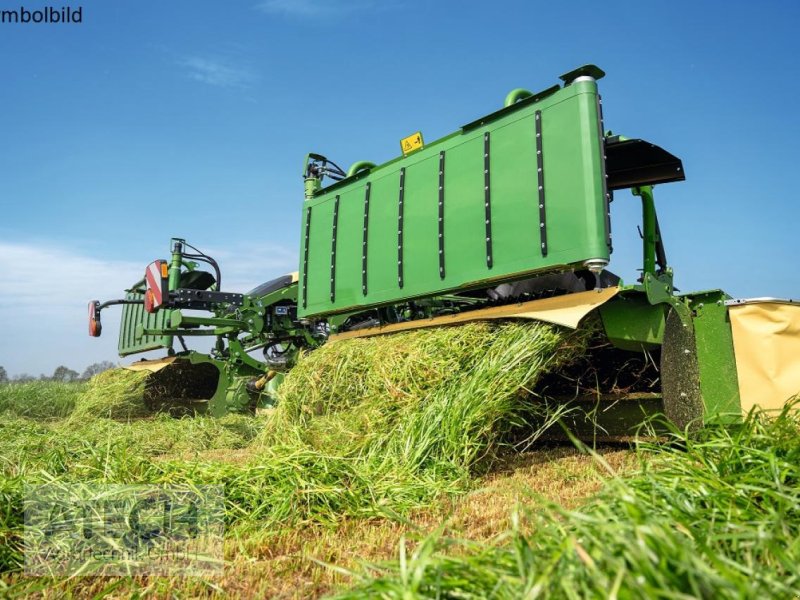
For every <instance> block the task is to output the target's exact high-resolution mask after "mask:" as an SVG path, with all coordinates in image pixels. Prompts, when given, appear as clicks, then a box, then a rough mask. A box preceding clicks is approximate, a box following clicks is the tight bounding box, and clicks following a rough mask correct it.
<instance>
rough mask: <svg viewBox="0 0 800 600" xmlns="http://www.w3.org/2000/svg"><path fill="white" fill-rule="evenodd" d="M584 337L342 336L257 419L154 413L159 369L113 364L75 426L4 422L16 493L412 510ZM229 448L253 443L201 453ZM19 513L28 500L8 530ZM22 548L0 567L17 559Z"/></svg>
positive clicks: (323, 515) (518, 329) (261, 515)
mask: <svg viewBox="0 0 800 600" xmlns="http://www.w3.org/2000/svg"><path fill="white" fill-rule="evenodd" d="M582 339H583V336H582V335H577V334H569V333H567V332H566V330H561V329H556V328H554V327H550V326H546V325H541V324H535V323H509V324H485V323H483V324H470V325H467V326H464V327H457V328H441V329H430V330H424V331H417V332H410V333H405V334H401V335H397V336H392V337H386V338H375V339H369V340H350V341H346V342H339V343H336V344H333V345H331V346H328V347H325V348H323V349H321V350H319V351H317V352H314V353H312V354H310V355H308V356H307V357H305V358H304V359H303V360H302V361H301V362H300V365H298V367H297V368H296V369H295V370H293V371H292V373H291V374H290V375H289V376H288V377H287V380H286V387H285V388H284V393H283V397H282V399H281V402H280V404H279V407H278V408H277V409H276V410H275V411H273V414H272V415H271V416H270V417H267V418H266V419H258V420H254V419H253V418H252V417H246V416H238V417H237V416H232V417H227V418H225V419H210V418H203V417H199V418H195V419H173V418H170V417H169V416H167V415H165V414H161V415H157V416H155V417H154V416H153V415H152V414H151V413H149V412H148V411H147V409H146V408H145V407H144V406H143V404H142V402H141V398H142V389H143V386H144V385H145V379H146V376H147V374H146V373H143V372H131V371H124V370H114V371H107V372H105V373H101V374H100V375H98V376H96V377H94V378H93V379H92V380H91V381H90V382H89V383H88V384H87V385H86V387H85V389H84V390H83V391H82V393H81V394H80V395H79V397H78V398H77V399H76V401H75V408H74V411H73V412H72V413H71V415H70V416H69V417H68V418H66V419H64V420H63V421H60V422H57V423H53V424H50V425H43V424H38V423H31V422H30V421H28V420H25V419H17V420H11V421H7V422H6V423H4V424H3V429H4V430H5V435H0V456H2V457H3V458H4V459H5V463H4V469H3V473H2V477H5V478H6V482H7V484H8V485H10V486H11V489H12V490H13V489H16V488H14V486H13V485H12V484H11V483H9V482H13V481H17V480H18V478H20V477H24V478H25V480H26V481H27V482H28V483H36V482H37V481H43V480H49V479H52V478H57V479H59V480H60V481H64V482H69V481H98V482H107V483H153V484H158V483H188V484H192V485H197V484H203V483H205V484H221V485H223V486H224V488H225V497H226V504H227V518H228V521H229V522H230V523H238V524H239V525H240V527H244V528H247V527H248V526H251V527H253V528H254V529H259V530H263V528H264V527H269V526H271V525H279V524H280V525H287V524H300V523H334V522H337V521H340V520H341V519H342V518H345V517H365V516H378V515H385V514H386V513H387V512H392V513H407V512H408V511H409V510H411V509H413V508H415V507H419V506H422V505H425V504H426V503H428V502H430V501H431V500H432V499H433V498H436V497H437V496H439V495H441V494H448V493H455V492H457V491H460V490H463V489H465V488H466V487H467V486H468V485H469V482H470V475H471V473H472V472H473V471H474V469H476V468H480V466H481V465H483V464H485V463H486V462H488V461H490V460H491V458H492V457H493V456H494V454H495V452H496V450H497V449H498V444H499V442H500V440H501V437H502V435H503V434H504V433H505V432H506V431H507V430H508V428H509V426H510V424H511V423H513V422H516V421H518V420H519V419H520V418H521V416H522V412H523V411H524V408H525V407H524V403H523V402H521V400H520V397H519V392H520V390H522V389H523V388H524V387H525V386H528V385H532V384H533V383H534V382H535V380H536V378H537V377H538V376H539V375H540V374H541V373H542V372H544V371H546V370H547V369H549V368H553V367H555V366H557V365H558V364H560V363H561V362H563V361H565V360H569V358H570V357H572V356H574V355H575V354H577V353H580V351H581V348H582V341H581V340H582ZM365 374H368V376H367V377H366V378H365V379H364V380H363V381H362V380H361V378H362V376H364V375H365ZM359 382H361V383H359ZM125 420H129V422H123V421H125ZM225 448H227V449H231V450H234V449H244V450H245V451H246V452H245V454H244V455H243V456H242V457H241V459H240V460H225V457H218V456H214V457H213V458H210V457H208V456H205V455H202V454H199V453H201V452H205V451H208V450H214V449H225ZM153 457H159V459H158V460H153ZM9 493H10V494H11V495H12V496H13V492H9ZM17 493H18V492H17ZM15 498H16V496H15ZM9 506H12V507H13V506H16V504H14V503H13V502H10V503H9ZM12 517H13V518H12ZM17 519H18V515H17V514H16V510H15V509H14V510H12V511H11V516H9V519H8V520H7V521H6V522H5V523H1V522H0V532H2V531H5V532H6V534H7V535H10V534H9V532H14V531H16V529H15V527H16V526H17V525H16V524H17ZM13 556H15V555H13V554H12V555H11V557H10V558H8V559H7V562H6V563H5V564H4V565H0V568H4V569H14V568H16V565H18V562H15V559H13Z"/></svg>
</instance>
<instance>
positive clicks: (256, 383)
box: [89, 65, 800, 434]
mask: <svg viewBox="0 0 800 600" xmlns="http://www.w3.org/2000/svg"><path fill="white" fill-rule="evenodd" d="M603 75H604V73H603V71H602V70H600V69H599V68H598V67H596V66H593V65H587V66H583V67H580V68H578V69H575V70H574V71H571V72H569V73H566V74H564V75H562V76H561V81H562V83H561V84H559V85H553V86H551V87H548V88H547V89H544V90H542V91H540V92H536V93H534V92H530V91H528V90H524V89H516V90H513V91H512V92H510V93H509V94H508V96H507V97H506V99H505V103H504V105H503V106H502V107H501V108H499V109H498V110H495V111H494V112H491V113H489V114H488V115H486V116H483V117H480V118H478V119H475V120H474V121H472V122H470V123H466V124H464V125H463V126H461V127H460V128H458V129H457V130H456V131H455V132H453V133H452V134H450V135H448V136H446V137H443V138H441V139H439V140H436V141H434V142H431V143H424V142H423V140H422V136H421V135H419V134H415V135H413V136H411V137H410V138H407V139H406V140H403V142H402V143H401V148H402V150H403V154H402V155H401V156H398V157H397V158H395V159H393V160H390V161H389V162H386V163H384V164H381V165H376V164H373V163H370V162H364V161H362V162H358V163H356V164H354V165H352V166H351V167H350V168H349V170H347V171H344V170H343V169H341V168H339V167H338V166H337V165H336V163H334V162H333V161H331V160H329V159H327V158H325V157H324V156H322V155H319V154H309V155H308V156H307V157H306V161H305V167H304V171H303V178H304V181H305V200H304V201H303V203H302V207H301V209H300V210H301V211H302V218H301V223H302V228H301V231H300V254H299V256H300V259H299V265H298V273H296V274H290V275H286V276H284V277H279V278H277V279H274V280H272V281H269V282H267V283H264V284H263V285H260V286H258V287H257V288H255V289H253V290H251V291H249V292H247V293H233V292H227V291H223V287H222V283H221V274H220V269H219V267H218V265H217V263H216V261H215V260H214V259H213V258H211V257H209V256H207V255H206V254H204V253H203V252H201V251H199V250H197V249H196V248H194V247H193V246H191V245H189V244H188V243H187V242H186V241H185V240H183V239H173V240H172V242H171V256H170V258H169V259H166V260H156V261H154V262H153V263H151V264H150V265H149V266H148V267H147V268H146V269H145V275H144V277H143V278H142V279H141V280H140V281H138V282H137V283H135V284H134V285H133V286H131V288H130V289H128V290H127V293H126V295H125V297H124V298H123V299H119V300H112V301H109V302H104V303H102V304H101V303H100V302H98V301H93V302H91V303H90V304H89V331H90V334H91V335H92V336H99V335H100V331H101V322H100V314H101V311H102V310H103V309H104V308H106V307H108V306H110V305H114V304H121V305H123V309H122V324H121V329H120V336H119V354H120V355H121V356H129V355H134V354H137V353H141V352H148V351H153V350H158V349H163V350H166V353H167V355H168V356H167V358H165V359H163V360H157V361H140V362H138V363H134V365H132V368H140V369H148V370H150V371H153V372H154V373H158V372H161V371H162V370H167V369H168V370H170V371H172V372H173V373H177V376H174V377H173V380H177V381H181V382H183V383H182V384H181V386H182V388H183V389H190V390H191V392H187V393H188V395H189V397H190V399H191V400H192V401H193V402H194V404H195V405H196V408H197V409H198V410H204V411H207V412H208V413H210V414H212V415H224V414H226V413H228V412H240V411H249V410H253V409H254V408H255V407H257V406H259V405H263V404H269V403H271V402H273V401H274V399H275V392H276V390H277V389H278V386H279V385H280V382H281V381H282V379H283V377H284V374H285V373H286V372H287V370H289V369H291V368H292V365H293V364H294V362H295V360H296V357H297V355H298V353H299V352H301V351H304V350H311V349H314V348H316V347H318V346H320V345H321V344H326V343H334V342H336V340H341V339H346V338H352V337H361V336H372V335H387V334H391V333H393V332H398V331H402V330H408V329H416V328H422V327H440V326H448V325H456V324H458V323H462V322H465V321H475V320H483V319H500V318H503V319H509V318H512V319H537V320H541V321H545V322H549V323H556V324H559V325H562V326H565V327H572V328H577V327H581V326H582V325H583V324H584V323H589V322H591V323H593V326H594V327H599V329H600V330H601V331H602V332H603V334H602V335H603V340H602V341H603V343H602V344H599V345H596V348H595V349H594V350H593V352H594V354H593V355H590V356H589V357H587V361H590V362H591V363H592V364H594V367H595V368H596V369H597V370H602V367H603V365H607V366H608V369H610V370H611V371H613V376H608V377H594V379H593V382H592V383H591V385H588V384H587V386H580V385H578V386H575V385H571V386H566V385H565V386H561V387H562V388H563V389H560V390H559V386H558V384H557V382H556V383H555V384H554V388H553V389H555V390H556V391H558V394H557V395H558V396H559V398H560V399H563V400H564V401H567V402H574V403H576V404H585V405H587V407H588V408H590V410H589V411H588V412H590V413H591V414H593V415H595V416H597V417H598V418H599V417H602V419H599V420H602V421H603V422H602V423H601V426H602V427H603V428H604V430H606V431H612V432H613V433H616V434H625V433H629V432H632V431H634V429H635V427H636V426H637V425H638V424H639V423H640V422H641V420H642V416H643V415H645V414H652V413H655V412H658V413H663V414H665V415H666V416H667V417H668V418H669V419H671V420H672V421H673V422H674V423H675V424H676V425H678V426H679V427H685V426H687V425H689V424H702V423H706V422H711V421H723V422H725V421H727V422H730V421H735V420H737V419H739V418H740V417H741V415H742V414H743V413H744V412H746V411H748V410H749V409H750V408H752V407H753V406H756V405H758V406H761V407H764V408H768V409H771V408H780V407H782V406H783V404H784V403H785V402H786V401H787V400H788V399H789V398H790V397H791V396H793V395H795V394H797V393H798V392H800V303H798V302H793V301H791V300H779V299H772V298H761V299H754V300H734V299H732V298H731V297H730V296H728V295H727V294H725V292H723V291H721V290H707V291H700V292H691V293H682V294H678V293H676V290H675V288H674V286H673V272H672V269H671V268H670V266H669V264H668V263H667V258H666V253H665V251H664V245H663V243H662V236H661V231H660V229H659V224H658V218H657V216H656V210H655V201H654V187H655V186H657V185H660V184H666V183H671V182H677V181H683V180H684V177H685V175H684V169H683V165H682V163H681V160H680V159H679V158H677V157H675V156H674V155H672V154H670V153H669V152H667V151H666V150H664V149H662V148H660V147H659V146H656V145H654V144H652V143H650V142H648V141H645V140H642V139H637V138H626V137H623V136H620V135H612V134H610V133H606V132H605V127H604V123H603V114H602V103H601V99H600V95H599V93H598V87H597V81H598V80H599V79H600V78H602V77H603ZM623 190H630V192H631V193H632V195H633V196H634V197H636V198H638V201H639V202H641V206H642V224H641V232H642V266H641V274H640V275H639V277H638V279H637V280H636V281H635V282H633V283H627V282H624V281H623V280H622V279H620V278H619V277H617V276H616V275H614V274H612V273H611V272H610V271H609V270H608V266H609V264H610V261H611V255H612V238H611V219H610V211H609V205H610V203H611V201H612V200H613V198H614V194H615V193H619V192H622V191H623ZM629 200H630V199H629ZM629 200H623V199H618V200H617V201H618V202H619V201H629ZM201 265H205V266H206V267H207V269H201V268H200V267H201ZM197 311H202V313H201V314H200V315H198V313H197ZM203 313H205V314H203ZM598 323H599V324H601V325H599V326H598ZM189 336H208V337H210V338H211V339H212V342H213V343H212V347H211V349H210V351H209V352H207V353H202V352H197V351H194V350H189V349H187V347H186V344H185V342H184V340H185V338H186V337H189ZM176 341H177V342H178V343H179V344H180V348H181V349H180V350H176V348H175V342H176ZM626 370H627V372H628V375H627V376H626ZM626 377H627V379H626V381H628V383H625V384H622V383H620V381H621V380H623V379H625V378H626ZM181 386H178V387H181ZM589 388H592V389H591V390H590V391H585V393H582V392H581V390H582V389H583V390H589Z"/></svg>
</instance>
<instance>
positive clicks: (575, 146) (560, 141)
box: [298, 79, 609, 317]
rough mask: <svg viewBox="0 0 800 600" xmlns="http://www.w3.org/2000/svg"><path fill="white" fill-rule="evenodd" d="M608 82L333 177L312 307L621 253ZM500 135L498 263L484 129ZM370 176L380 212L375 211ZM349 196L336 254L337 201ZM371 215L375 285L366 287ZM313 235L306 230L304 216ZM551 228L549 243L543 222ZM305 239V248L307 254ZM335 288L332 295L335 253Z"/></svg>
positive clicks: (310, 276)
mask: <svg viewBox="0 0 800 600" xmlns="http://www.w3.org/2000/svg"><path fill="white" fill-rule="evenodd" d="M537 112H538V113H540V115H541V131H542V143H543V161H544V195H545V204H546V220H545V223H544V226H541V223H540V214H539V204H540V202H539V194H538V181H537V154H536V153H537V150H536V121H535V119H536V113H537ZM599 132H600V127H599V114H598V102H597V85H596V83H595V82H594V81H592V80H589V79H584V80H582V81H578V82H575V83H573V84H572V85H569V86H567V87H565V88H563V89H560V90H558V91H556V92H554V93H551V94H550V95H547V96H545V97H543V98H542V99H540V100H538V101H537V102H527V101H522V102H519V103H518V104H516V105H515V106H512V107H509V108H507V109H504V111H503V112H502V114H501V115H500V116H498V117H496V118H494V119H490V120H488V121H487V122H485V123H483V124H482V125H479V126H474V127H471V128H464V129H462V130H461V131H458V132H456V133H454V134H451V135H449V136H447V137H445V138H442V139H440V140H438V141H435V142H433V143H429V144H427V145H426V146H425V148H423V149H421V150H419V151H418V152H415V153H414V154H412V155H409V156H408V157H401V158H398V159H395V160H393V161H390V162H389V163H386V164H383V165H380V166H377V167H375V168H373V169H371V170H370V171H369V172H367V173H363V172H362V173H358V174H356V175H354V176H352V177H348V178H346V179H345V180H343V181H341V182H338V183H335V184H333V185H330V186H328V187H327V188H324V189H322V190H320V191H318V192H316V193H315V194H314V197H313V198H310V199H307V200H306V202H305V206H304V211H306V210H308V209H311V210H312V218H311V224H310V228H309V232H308V233H309V253H308V272H306V270H305V269H304V268H303V265H302V264H301V271H300V285H301V288H302V287H303V285H307V304H306V305H305V306H304V305H303V303H301V304H300V306H299V310H298V313H299V315H300V316H301V317H320V316H323V315H330V314H335V313H342V312H350V311H354V310H357V309H358V308H359V307H369V306H375V305H381V304H390V303H396V302H399V301H402V300H404V299H410V298H420V297H430V296H435V295H438V294H442V293H450V292H454V291H457V290H463V289H470V288H475V287H480V286H483V285H485V284H486V283H488V282H492V281H508V280H512V279H515V278H523V277H525V276H528V275H531V274H534V273H536V272H540V271H546V270H556V269H560V268H565V269H566V268H571V267H576V266H579V265H581V264H582V263H583V262H584V261H585V260H589V259H600V260H606V261H607V260H608V259H609V249H608V247H607V245H606V238H607V232H606V224H605V204H604V190H603V180H602V177H603V175H602V174H603V163H602V161H603V154H602V146H603V143H602V140H601V138H600V135H599ZM487 133H488V134H489V135H490V171H491V183H490V193H491V229H492V232H493V235H492V239H491V244H492V255H493V260H492V265H491V266H489V265H488V264H487V240H486V222H485V221H486V210H485V209H486V207H485V189H484V140H485V134H487ZM442 152H444V155H445V160H444V174H443V177H444V216H443V219H444V220H443V225H444V227H443V229H444V231H443V234H444V264H445V276H444V277H441V276H440V270H439V267H440V263H439V207H438V200H439V170H440V169H439V162H440V153H442ZM401 169H404V174H405V179H404V181H405V185H404V213H403V217H404V218H403V227H402V230H403V234H402V237H403V241H402V246H403V247H402V254H403V256H402V266H403V271H404V273H403V282H402V287H401V285H400V281H399V277H398V260H399V257H398V245H399V243H398V242H399V240H398V216H399V209H398V204H399V196H400V175H401ZM367 185H369V187H370V200H369V213H368V217H367V219H366V220H365V217H364V215H365V199H366V190H367ZM337 196H338V197H339V212H338V230H337V244H336V247H335V256H332V232H333V210H334V205H335V203H336V197H337ZM365 224H366V226H367V229H368V230H367V240H366V241H367V248H368V251H367V260H366V271H367V272H366V282H367V286H366V289H367V293H366V294H365V293H364V292H363V287H362V283H363V275H364V273H363V268H362V264H363V249H364V244H363V241H364V235H363V234H364V227H365ZM302 227H303V230H302V233H301V240H303V241H304V236H305V235H306V219H305V218H304V219H303V226H302ZM545 229H546V232H547V253H546V255H543V252H542V241H543V240H542V237H541V231H542V230H545ZM304 250H305V248H304V246H301V253H300V255H301V256H303V255H304ZM332 259H334V260H335V267H336V268H335V281H334V282H333V283H334V286H335V295H334V298H335V299H334V300H333V301H332V300H331V283H332V282H331V273H332V269H331V261H332Z"/></svg>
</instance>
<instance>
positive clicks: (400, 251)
mask: <svg viewBox="0 0 800 600" xmlns="http://www.w3.org/2000/svg"><path fill="white" fill-rule="evenodd" d="M405 187H406V168H405V167H403V168H402V169H400V197H399V199H398V201H397V283H398V284H399V285H400V287H403V198H404V196H405Z"/></svg>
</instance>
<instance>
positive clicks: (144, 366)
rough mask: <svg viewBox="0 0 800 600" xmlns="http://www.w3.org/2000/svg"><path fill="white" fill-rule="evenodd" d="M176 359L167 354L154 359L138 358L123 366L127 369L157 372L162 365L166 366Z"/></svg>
mask: <svg viewBox="0 0 800 600" xmlns="http://www.w3.org/2000/svg"><path fill="white" fill-rule="evenodd" d="M175 360H176V357H175V356H168V357H166V358H157V359H155V360H140V361H137V362H135V363H131V364H129V365H128V366H127V367H124V368H125V369H127V370H128V371H150V372H151V373H158V372H159V371H160V370H161V369H163V368H164V367H168V366H169V365H171V364H172V363H174V362H175Z"/></svg>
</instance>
